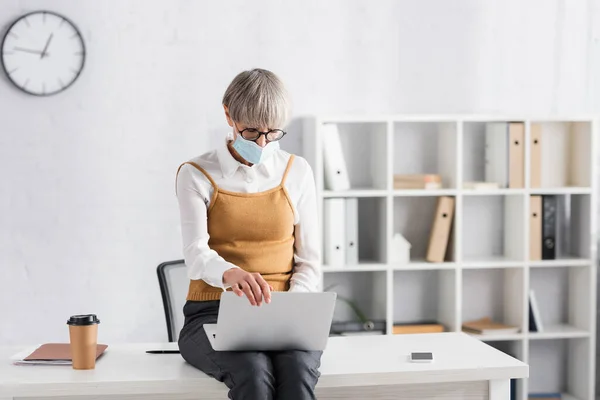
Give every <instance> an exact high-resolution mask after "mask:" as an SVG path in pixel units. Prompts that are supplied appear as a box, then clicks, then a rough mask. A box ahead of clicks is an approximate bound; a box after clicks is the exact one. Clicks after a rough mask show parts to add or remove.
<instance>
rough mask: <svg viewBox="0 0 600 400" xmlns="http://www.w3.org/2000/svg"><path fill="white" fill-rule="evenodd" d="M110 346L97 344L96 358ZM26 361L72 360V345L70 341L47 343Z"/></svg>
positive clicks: (26, 358)
mask: <svg viewBox="0 0 600 400" xmlns="http://www.w3.org/2000/svg"><path fill="white" fill-rule="evenodd" d="M107 347H108V346H107V345H105V344H99V345H97V346H96V358H98V357H100V356H101V355H102V353H104V350H106V348H107ZM23 360H24V361H62V360H66V361H71V360H72V356H71V346H70V345H69V343H46V344H43V345H41V346H40V347H38V348H37V349H36V350H35V351H34V352H33V353H31V354H30V355H28V356H27V357H25V358H24V359H23Z"/></svg>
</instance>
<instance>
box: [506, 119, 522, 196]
mask: <svg viewBox="0 0 600 400" xmlns="http://www.w3.org/2000/svg"><path fill="white" fill-rule="evenodd" d="M508 140H509V143H508V187H509V188H510V189H519V188H523V187H525V185H524V181H525V150H524V148H525V147H524V140H525V124H523V123H522V122H511V123H509V124H508Z"/></svg>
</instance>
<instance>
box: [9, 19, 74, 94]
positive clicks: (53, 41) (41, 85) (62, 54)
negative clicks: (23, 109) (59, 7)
mask: <svg viewBox="0 0 600 400" xmlns="http://www.w3.org/2000/svg"><path fill="white" fill-rule="evenodd" d="M1 60H2V68H3V69H4V71H5V73H6V74H7V76H8V78H9V80H10V81H11V82H12V83H13V84H14V85H15V86H16V87H18V88H19V89H21V90H23V91H24V92H26V93H29V94H32V95H36V96H49V95H53V94H56V93H60V92H62V91H63V90H65V89H67V88H68V87H69V86H71V85H72V84H73V83H74V82H75V81H76V80H77V78H78V77H79V75H80V74H81V71H82V70H83V66H84V64H85V45H84V42H83V37H82V36H81V33H80V32H79V30H78V29H77V27H76V26H75V25H74V24H73V23H72V22H71V21H69V20H68V19H67V18H65V17H63V16H61V15H59V14H56V13H54V12H50V11H35V12H32V13H29V14H26V15H23V16H22V17H20V18H19V19H17V20H16V21H15V22H14V23H13V24H12V25H11V26H10V27H9V28H8V31H7V32H6V34H5V35H4V38H3V39H2V58H1Z"/></svg>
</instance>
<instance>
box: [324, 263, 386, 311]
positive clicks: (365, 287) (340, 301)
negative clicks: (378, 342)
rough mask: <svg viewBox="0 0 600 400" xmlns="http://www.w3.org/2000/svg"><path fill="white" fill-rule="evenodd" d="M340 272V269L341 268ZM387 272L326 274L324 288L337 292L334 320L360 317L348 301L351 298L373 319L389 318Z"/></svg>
mask: <svg viewBox="0 0 600 400" xmlns="http://www.w3.org/2000/svg"><path fill="white" fill-rule="evenodd" d="M338 272H339V271H338ZM386 277H387V272H385V271H368V272H365V271H361V272H359V271H349V272H348V273H342V272H339V273H336V274H324V275H323V290H325V289H327V290H329V291H332V292H335V293H337V295H338V298H337V300H336V304H335V310H334V315H333V321H336V322H337V321H356V320H358V319H359V317H358V316H357V315H356V314H355V312H354V311H353V309H352V307H350V305H349V304H348V303H347V302H346V301H345V299H348V300H350V301H352V302H353V303H354V304H355V306H356V307H358V308H359V309H360V311H361V312H362V313H363V314H364V315H365V316H366V318H368V319H371V320H385V319H386V313H387V310H386V308H387V307H386V297H387V279H386Z"/></svg>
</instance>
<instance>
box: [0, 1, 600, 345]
mask: <svg viewBox="0 0 600 400" xmlns="http://www.w3.org/2000/svg"><path fill="white" fill-rule="evenodd" d="M567 4H568V6H567ZM594 7H595V8H594ZM40 8H50V9H52V10H55V11H58V12H61V13H64V14H65V15H66V16H68V17H70V18H71V19H72V20H73V21H74V22H75V23H76V24H77V25H78V26H79V27H80V29H81V30H82V32H83V34H84V36H85V39H86V43H87V47H88V53H89V54H88V59H87V65H86V68H85V71H84V73H83V75H82V76H81V78H80V80H79V81H78V82H77V83H76V84H75V86H73V87H72V88H71V89H69V90H68V91H67V92H65V93H63V94H61V95H58V96H56V97H52V98H43V99H40V98H33V97H30V96H27V95H24V94H21V93H20V92H18V91H16V90H15V89H13V88H12V87H11V86H10V85H9V84H8V82H7V81H6V79H4V78H3V79H0V193H1V196H0V344H10V343H30V342H40V341H52V340H65V339H66V337H67V336H66V333H67V332H66V326H65V321H66V318H67V317H68V316H69V315H70V314H72V313H79V312H95V313H97V314H98V315H99V316H100V318H101V319H102V325H101V340H102V341H105V342H113V343H114V342H118V341H160V340H166V334H165V328H164V320H163V315H162V308H161V302H160V295H159V291H158V286H157V282H156V275H155V267H156V265H157V264H159V263H160V262H161V261H164V260H171V259H177V258H180V257H181V252H180V233H179V225H178V224H179V220H178V210H177V203H176V200H175V197H174V186H173V183H174V178H175V171H176V168H177V166H178V165H179V163H180V162H182V161H184V160H186V159H188V158H190V157H192V156H194V155H196V154H199V153H202V152H204V151H206V150H208V149H209V148H210V147H212V146H213V145H214V144H215V143H216V142H217V141H218V140H219V139H220V137H221V135H223V134H224V133H225V131H226V130H227V128H228V127H227V125H226V124H225V121H224V118H223V116H222V111H221V108H220V99H221V96H222V93H223V91H224V89H225V87H226V85H227V84H228V83H229V81H230V80H231V79H232V78H233V76H234V75H235V74H236V73H237V72H239V71H240V70H242V69H246V68H251V67H255V66H259V67H263V68H268V69H271V70H273V71H275V72H277V73H278V74H279V75H280V76H281V77H282V78H283V79H284V80H285V81H286V82H287V84H288V86H289V88H290V91H291V92H292V94H293V97H294V102H295V115H296V116H300V115H306V114H315V113H388V112H393V113H408V112H410V113H413V112H418V113H420V112H447V113H452V112H485V113H496V112H503V113H508V112H519V113H528V112H531V113H537V114H549V113H566V112H591V111H593V110H598V108H599V107H598V106H599V105H600V101H599V97H600V96H599V95H600V90H599V89H600V86H599V83H600V79H594V78H597V77H598V72H597V71H599V70H600V51H599V46H598V32H597V31H594V30H593V29H592V28H593V27H594V26H593V24H592V22H598V21H600V19H599V18H598V16H599V10H598V7H597V6H596V5H595V4H594V2H592V1H575V0H569V1H567V0H562V1H552V2H549V1H547V0H535V1H528V2H523V1H520V0H512V1H497V2H480V1H477V0H471V1H467V0H463V1H452V2H448V1H445V0H427V1H419V2H417V1H377V2H374V1H371V0H362V1H360V0H352V1H348V0H338V1H326V2H325V1H319V0H310V1H307V0H294V1H285V2H282V1H277V0H272V1H265V0H255V1H252V2H250V1H243V0H228V1H211V2H205V1H192V0H188V1H184V0H177V1H176V0H171V1H168V2H167V1H158V0H153V1H150V0H145V1H142V0H138V1H134V0H103V1H94V2H92V1H85V2H84V1H77V0H53V1H52V3H51V5H50V2H48V1H44V0H1V1H0V9H1V10H2V12H1V13H0V27H1V28H2V31H4V30H5V29H6V27H7V26H8V24H9V23H10V22H11V21H12V20H13V19H15V18H17V17H18V16H19V15H20V14H22V13H25V12H27V11H31V10H36V9H40ZM596 29H597V26H596ZM295 126H297V124H293V125H292V129H291V131H292V132H291V134H290V135H289V137H288V138H286V139H285V140H286V144H285V146H286V147H287V148H288V149H292V150H296V149H300V148H301V146H300V144H301V138H300V137H299V133H298V131H297V129H294V127H295ZM294 134H296V136H294Z"/></svg>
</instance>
